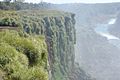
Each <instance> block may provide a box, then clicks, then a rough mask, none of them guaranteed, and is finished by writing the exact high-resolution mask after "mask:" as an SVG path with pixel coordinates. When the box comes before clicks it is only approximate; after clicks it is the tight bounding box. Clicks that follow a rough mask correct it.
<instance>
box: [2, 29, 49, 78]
mask: <svg viewBox="0 0 120 80" xmlns="http://www.w3.org/2000/svg"><path fill="white" fill-rule="evenodd" d="M0 37H1V38H0V69H2V70H3V71H4V72H5V73H6V75H5V77H4V80H48V74H47V70H46V69H45V68H46V67H47V47H46V44H45V39H44V37H42V36H41V37H39V36H34V37H32V36H28V37H23V36H20V35H19V33H18V32H16V31H8V30H6V31H2V32H0Z"/></svg>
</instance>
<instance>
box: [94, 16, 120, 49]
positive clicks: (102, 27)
mask: <svg viewBox="0 0 120 80" xmlns="http://www.w3.org/2000/svg"><path fill="white" fill-rule="evenodd" d="M115 22H116V18H112V19H110V20H108V22H107V23H104V24H97V26H96V28H95V31H96V33H98V34H100V35H101V36H103V37H106V38H107V40H108V42H109V43H111V44H112V45H114V46H117V47H118V48H120V39H119V38H118V37H116V36H114V35H112V34H110V33H109V31H108V28H109V27H110V26H111V25H113V24H114V23H115Z"/></svg>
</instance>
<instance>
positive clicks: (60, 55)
mask: <svg viewBox="0 0 120 80" xmlns="http://www.w3.org/2000/svg"><path fill="white" fill-rule="evenodd" d="M22 14H23V13H22ZM27 16H28V15H27ZM27 16H24V17H23V18H22V21H25V19H26V18H25V17H27ZM39 16H40V15H39ZM74 16H75V15H74V14H68V13H61V12H57V13H54V15H47V16H41V17H38V18H32V19H33V20H31V19H28V18H27V20H28V21H27V22H26V23H25V24H23V25H22V26H23V29H24V31H25V32H28V33H29V34H34V33H35V34H42V35H45V36H46V43H47V46H48V53H49V65H50V68H49V70H50V71H51V72H50V73H51V74H52V76H51V79H52V80H67V79H68V73H70V72H71V70H72V69H73V67H74V64H75V62H74V56H75V54H74V44H75V41H76V40H75V39H76V37H75V27H74V25H75V20H74ZM31 17H33V16H29V18H31ZM36 21H38V22H36ZM29 22H30V24H31V25H32V26H29V25H30V24H29ZM33 25H34V26H33Z"/></svg>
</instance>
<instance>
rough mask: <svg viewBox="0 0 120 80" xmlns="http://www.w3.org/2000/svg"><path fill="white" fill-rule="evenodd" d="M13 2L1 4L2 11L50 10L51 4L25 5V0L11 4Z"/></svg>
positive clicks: (8, 1) (16, 0)
mask: <svg viewBox="0 0 120 80" xmlns="http://www.w3.org/2000/svg"><path fill="white" fill-rule="evenodd" d="M10 1H11V0H5V1H4V2H0V10H26V9H27V10H33V9H37V10H38V9H48V8H49V7H50V5H51V4H49V3H45V2H41V3H39V4H33V3H23V2H24V0H14V2H10Z"/></svg>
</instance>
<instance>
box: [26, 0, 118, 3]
mask: <svg viewBox="0 0 120 80" xmlns="http://www.w3.org/2000/svg"><path fill="white" fill-rule="evenodd" d="M26 1H27V2H34V3H39V2H41V0H26ZM43 1H44V2H50V3H56V4H61V3H109V2H120V0H43Z"/></svg>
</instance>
